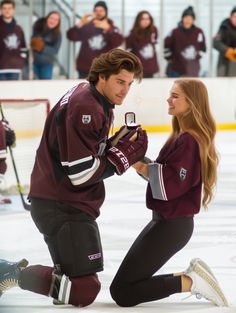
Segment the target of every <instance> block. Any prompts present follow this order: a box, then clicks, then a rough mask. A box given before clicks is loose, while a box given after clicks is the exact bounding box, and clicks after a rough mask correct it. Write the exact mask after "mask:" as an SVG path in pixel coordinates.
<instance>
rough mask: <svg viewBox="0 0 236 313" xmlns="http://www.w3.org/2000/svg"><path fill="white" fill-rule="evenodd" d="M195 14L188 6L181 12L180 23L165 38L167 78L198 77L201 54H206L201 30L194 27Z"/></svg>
mask: <svg viewBox="0 0 236 313" xmlns="http://www.w3.org/2000/svg"><path fill="white" fill-rule="evenodd" d="M194 21H195V13H194V11H193V7H191V6H189V7H188V8H187V9H185V10H184V11H183V14H182V19H181V22H180V23H179V25H178V27H177V28H175V29H173V30H172V31H171V33H170V35H168V36H167V37H166V38H165V42H164V48H165V50H164V57H165V59H166V60H167V61H168V64H167V69H166V74H167V76H168V77H180V76H188V77H189V76H190V77H191V76H192V77H197V76H199V72H200V59H201V57H202V52H206V43H205V36H204V33H203V31H202V29H200V28H198V27H196V26H195V25H194Z"/></svg>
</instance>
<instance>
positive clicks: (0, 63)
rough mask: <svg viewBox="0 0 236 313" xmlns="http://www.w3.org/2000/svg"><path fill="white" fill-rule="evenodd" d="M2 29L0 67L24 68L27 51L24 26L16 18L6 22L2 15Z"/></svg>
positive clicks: (0, 25)
mask: <svg viewBox="0 0 236 313" xmlns="http://www.w3.org/2000/svg"><path fill="white" fill-rule="evenodd" d="M0 30H1V31H0V69H22V68H23V67H24V64H25V59H26V51H27V47H26V43H25V36H24V32H23V30H22V28H21V27H20V26H19V25H18V24H17V23H16V20H15V19H13V20H12V22H10V23H6V22H5V21H4V20H3V18H2V16H0Z"/></svg>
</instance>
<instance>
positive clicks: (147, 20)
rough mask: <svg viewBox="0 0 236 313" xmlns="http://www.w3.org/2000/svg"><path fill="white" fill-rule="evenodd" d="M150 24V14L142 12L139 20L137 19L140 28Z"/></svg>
mask: <svg viewBox="0 0 236 313" xmlns="http://www.w3.org/2000/svg"><path fill="white" fill-rule="evenodd" d="M150 24H151V19H150V16H149V14H147V13H143V14H142V16H141V18H140V21H139V25H140V27H141V28H142V29H145V28H147V27H148V26H149V25H150Z"/></svg>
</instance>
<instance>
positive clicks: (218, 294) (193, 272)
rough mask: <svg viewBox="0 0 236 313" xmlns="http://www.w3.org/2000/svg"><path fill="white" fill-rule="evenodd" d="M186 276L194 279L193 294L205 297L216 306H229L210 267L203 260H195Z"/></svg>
mask: <svg viewBox="0 0 236 313" xmlns="http://www.w3.org/2000/svg"><path fill="white" fill-rule="evenodd" d="M184 274H185V275H186V276H188V277H190V278H191V279H192V287H191V293H192V294H193V295H196V297H197V298H198V299H200V298H201V297H204V298H205V299H207V300H209V301H211V302H213V303H214V304H215V305H216V306H221V307H222V306H228V301H227V300H226V298H225V296H224V293H223V291H222V290H221V288H220V286H219V283H218V281H217V279H216V277H215V276H214V274H213V272H212V271H211V269H210V268H209V266H208V265H207V264H206V263H205V262H204V261H202V260H201V259H198V258H196V259H193V260H192V261H191V262H190V265H189V267H188V269H187V270H186V271H185V272H184Z"/></svg>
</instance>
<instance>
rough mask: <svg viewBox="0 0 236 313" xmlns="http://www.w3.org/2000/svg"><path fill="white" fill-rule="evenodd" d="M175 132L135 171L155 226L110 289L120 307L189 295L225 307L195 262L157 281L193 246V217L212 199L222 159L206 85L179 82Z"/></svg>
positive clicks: (172, 105) (173, 101)
mask: <svg viewBox="0 0 236 313" xmlns="http://www.w3.org/2000/svg"><path fill="white" fill-rule="evenodd" d="M167 102H168V104H169V114H170V115H172V116H173V120H172V126H173V131H172V133H171V135H170V137H169V139H168V140H167V142H166V143H165V145H164V146H163V148H162V149H161V151H160V153H159V156H158V157H157V159H156V160H155V161H151V160H148V159H145V160H146V162H137V163H136V164H134V165H133V167H134V168H135V169H136V170H137V172H138V173H139V174H141V175H142V176H143V177H145V178H148V186H147V192H146V205H147V208H148V209H151V210H152V216H153V217H152V220H151V221H150V223H149V224H148V225H147V226H146V227H145V228H144V230H143V231H142V233H141V234H140V235H139V236H138V238H137V239H136V241H135V242H134V244H133V245H132V247H131V248H130V250H129V252H128V254H127V255H126V257H125V259H124V261H123V262H122V264H121V266H120V268H119V269H118V272H117V274H116V276H115V278H114V280H113V282H112V284H111V287H110V290H111V295H112V297H113V299H114V300H115V301H116V303H117V304H118V305H120V306H125V307H130V306H135V305H137V304H139V303H143V302H149V301H154V300H159V299H162V298H165V297H168V296H170V295H172V294H174V293H180V292H191V293H192V294H195V295H198V296H200V297H204V298H206V299H207V300H210V301H211V302H213V303H214V304H215V305H217V306H227V305H228V304H227V300H226V298H225V296H224V294H223V292H222V290H221V288H220V286H219V283H218V281H217V279H216V277H215V276H214V274H213V273H212V271H211V270H210V268H209V267H208V265H207V264H206V263H205V262H203V261H202V260H200V259H198V258H196V259H193V260H192V261H191V263H190V266H189V267H188V269H187V270H185V271H183V272H182V273H174V274H172V273H171V274H166V275H158V274H157V275H155V273H156V272H157V271H159V270H160V268H162V266H163V265H164V264H165V263H166V262H167V261H168V260H169V259H170V258H171V257H172V256H173V255H174V254H175V253H177V252H178V251H179V250H181V249H182V248H183V247H184V246H185V245H186V244H187V242H188V241H189V240H190V238H191V236H192V232H193V225H194V222H193V220H194V215H195V214H197V213H198V212H199V210H200V206H201V194H202V190H203V197H202V205H203V206H204V207H206V206H207V205H208V203H209V202H210V200H211V199H212V193H213V190H212V189H213V187H214V186H215V182H216V169H217V164H218V157H217V153H216V149H215V145H214V137H215V133H216V125H215V122H214V119H213V117H212V115H211V112H210V107H209V101H208V95H207V90H206V87H205V85H204V84H203V83H202V82H201V81H199V80H194V79H192V80H191V79H185V80H184V79H179V80H177V81H176V82H175V83H174V85H173V87H172V89H171V93H170V97H169V98H168V100H167Z"/></svg>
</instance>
